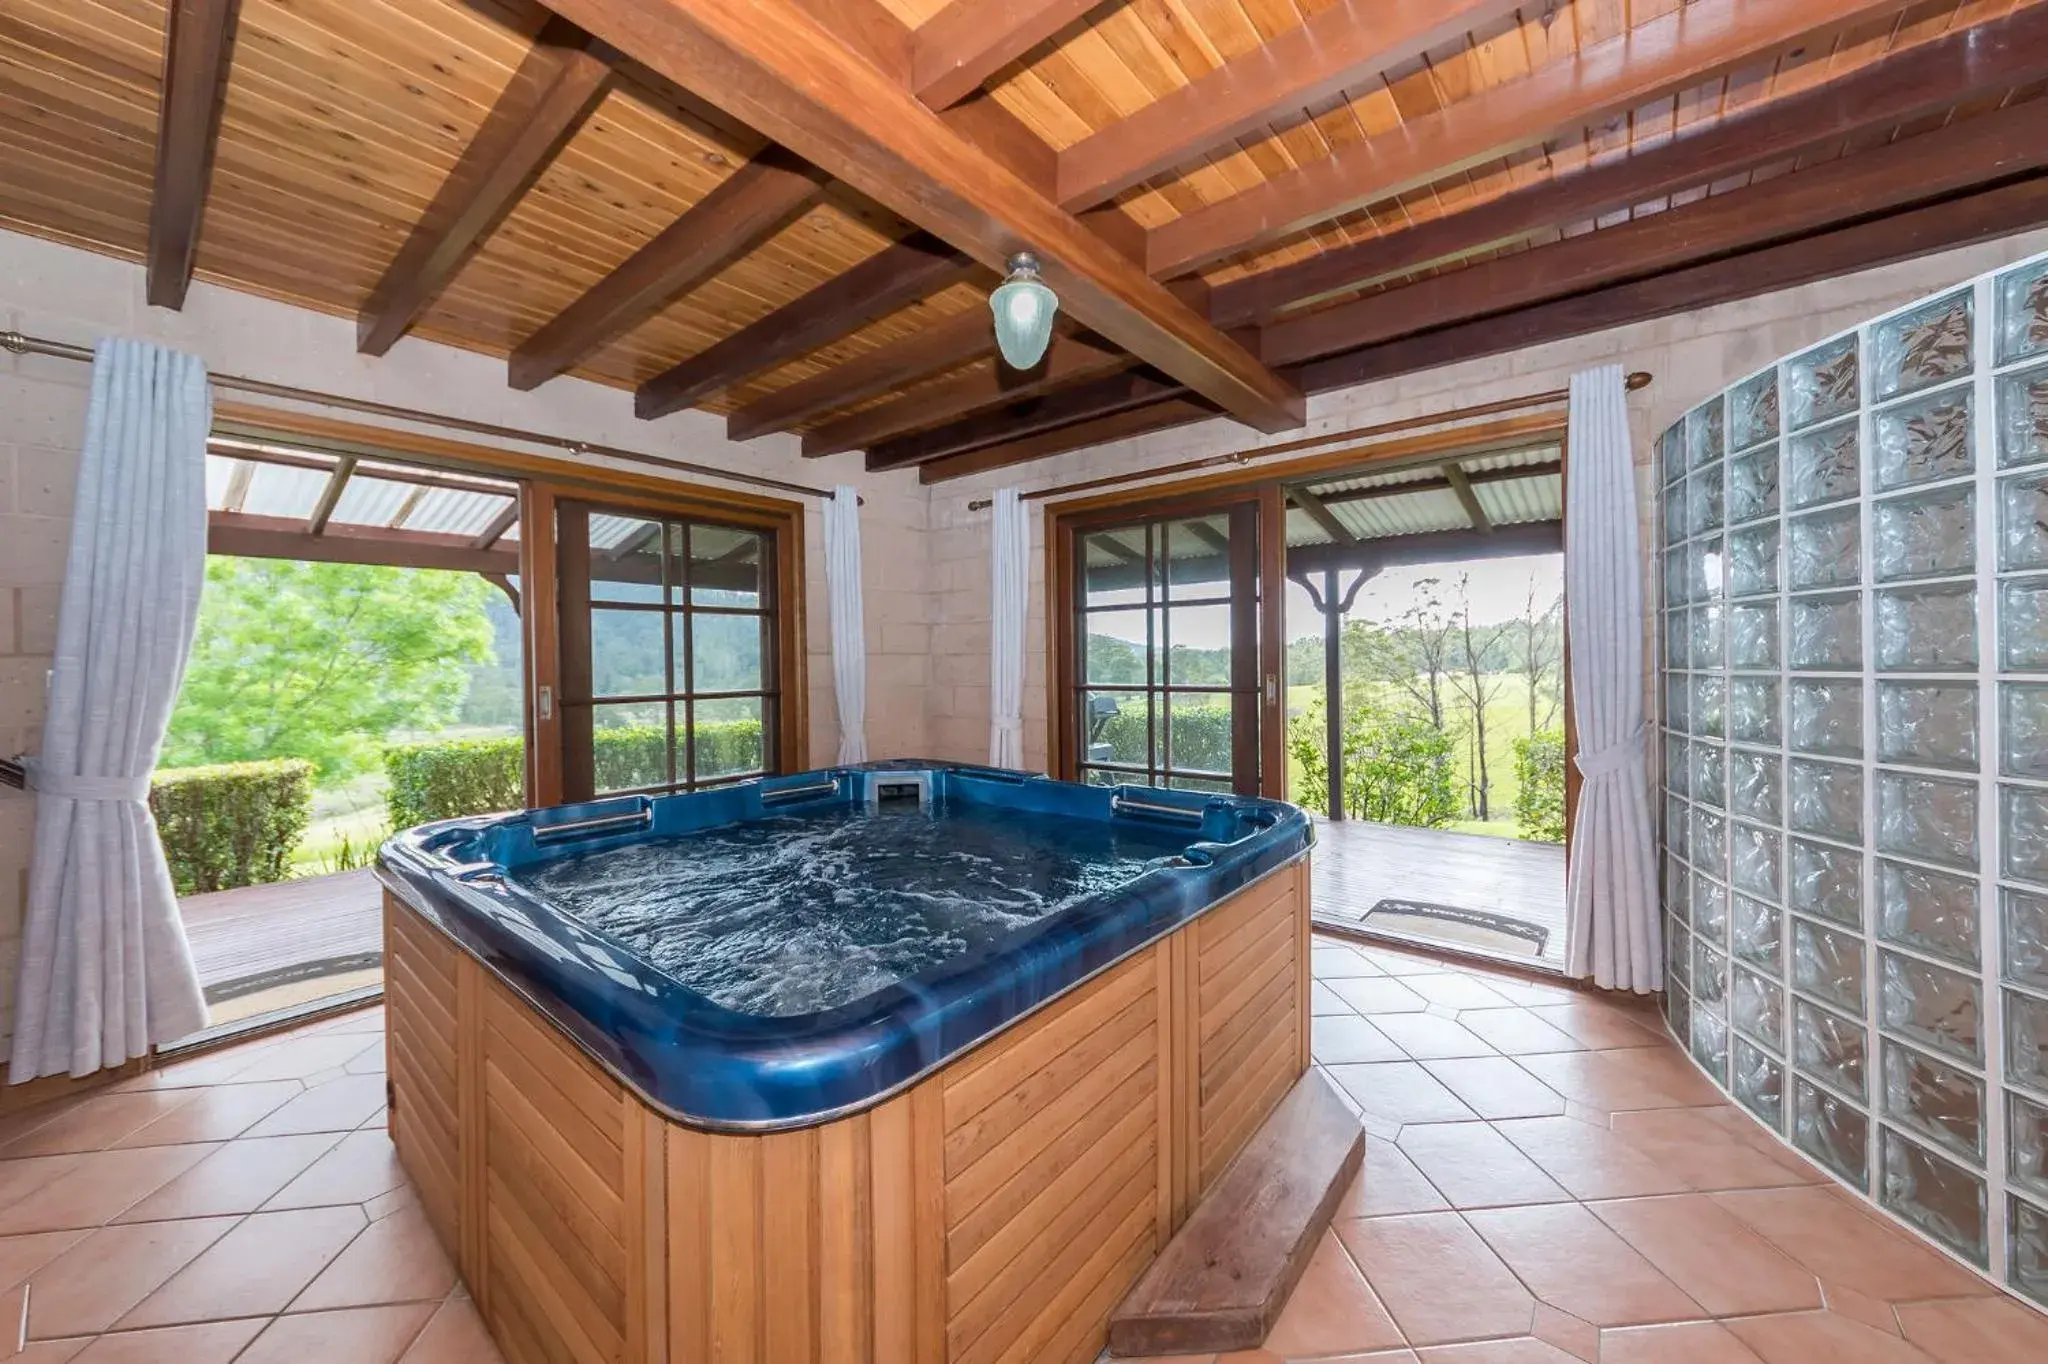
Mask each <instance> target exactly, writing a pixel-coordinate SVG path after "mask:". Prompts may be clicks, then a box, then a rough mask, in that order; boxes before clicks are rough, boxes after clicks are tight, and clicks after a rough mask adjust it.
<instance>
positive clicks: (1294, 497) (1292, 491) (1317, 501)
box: [1287, 488, 1358, 545]
mask: <svg viewBox="0 0 2048 1364" xmlns="http://www.w3.org/2000/svg"><path fill="white" fill-rule="evenodd" d="M1287 500H1288V501H1290V502H1292V503H1293V504H1294V505H1295V506H1297V507H1299V508H1301V509H1302V510H1303V511H1305V512H1307V513H1308V519H1309V520H1311V521H1313V522H1315V523H1316V524H1317V525H1319V526H1321V527H1322V528H1323V534H1325V535H1327V536H1329V537H1330V538H1331V539H1332V540H1335V541H1336V542H1337V543H1338V544H1340V545H1355V544H1357V543H1358V537H1357V536H1356V535H1353V534H1352V533H1351V528H1350V527H1349V526H1347V525H1345V524H1344V523H1343V522H1342V521H1339V520H1338V519H1337V514H1336V513H1335V512H1333V511H1331V510H1330V509H1329V508H1328V507H1326V506H1324V505H1323V499H1321V498H1320V497H1317V496H1316V495H1315V494H1314V493H1312V492H1310V491H1309V490H1308V489H1306V488H1289V489H1288V490H1287Z"/></svg>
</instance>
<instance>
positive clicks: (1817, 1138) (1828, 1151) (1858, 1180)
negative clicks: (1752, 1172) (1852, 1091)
mask: <svg viewBox="0 0 2048 1364" xmlns="http://www.w3.org/2000/svg"><path fill="white" fill-rule="evenodd" d="M1792 1144H1793V1145H1795V1146H1797V1147H1798V1148H1799V1149H1800V1150H1802V1151H1804V1152H1806V1154H1808V1155H1810V1156H1812V1157H1813V1158H1814V1159H1815V1160H1818V1161H1819V1162H1820V1163H1821V1164H1823V1165H1825V1166H1827V1167H1828V1168H1829V1169H1831V1170H1833V1171H1834V1172H1835V1173H1836V1174H1838V1175H1840V1176H1841V1177H1842V1178H1844V1179H1846V1180H1848V1181H1849V1182H1850V1183H1851V1184H1853V1185H1855V1186H1856V1187H1857V1188H1859V1189H1861V1188H1865V1187H1867V1186H1868V1184H1869V1178H1870V1176H1869V1170H1868V1164H1867V1162H1868V1154H1867V1153H1868V1150H1869V1146H1870V1120H1869V1119H1868V1118H1866V1117H1864V1116H1863V1115H1862V1114H1861V1113H1859V1112H1857V1111H1856V1110H1855V1109H1854V1108H1853V1107H1851V1106H1850V1105H1849V1104H1848V1103H1847V1102H1845V1101H1844V1100H1842V1099H1838V1098H1836V1097H1835V1096H1834V1095H1832V1094H1830V1093H1828V1092H1827V1091H1825V1090H1823V1089H1820V1088H1818V1087H1817V1086H1815V1085H1812V1084H1810V1083H1808V1082H1807V1081H1805V1080H1802V1079H1799V1078H1798V1077H1796V1076H1795V1077H1794V1078H1793V1081H1792Z"/></svg>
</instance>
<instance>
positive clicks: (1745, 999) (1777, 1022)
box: [1728, 967, 1785, 1051]
mask: <svg viewBox="0 0 2048 1364" xmlns="http://www.w3.org/2000/svg"><path fill="white" fill-rule="evenodd" d="M1728 1021H1729V1022H1730V1023H1733V1024H1734V1025H1735V1028H1736V1030H1737V1031H1738V1032H1741V1033H1744V1034H1746V1035H1747V1036H1749V1037H1751V1038H1753V1039H1755V1040H1756V1041H1758V1042H1761V1043H1763V1044H1764V1045H1765V1046H1767V1047H1769V1048H1770V1049H1771V1050H1772V1051H1783V1050H1784V1049H1785V992H1784V990H1783V989H1782V988H1780V987H1779V985H1778V983H1777V982H1776V981H1771V980H1766V979H1764V978H1763V977H1762V976H1759V975H1754V974H1752V973H1751V972H1748V971H1745V970H1743V969H1742V968H1741V967H1737V968H1735V971H1734V974H1733V977H1732V978H1731V979H1730V981H1729V985H1728Z"/></svg>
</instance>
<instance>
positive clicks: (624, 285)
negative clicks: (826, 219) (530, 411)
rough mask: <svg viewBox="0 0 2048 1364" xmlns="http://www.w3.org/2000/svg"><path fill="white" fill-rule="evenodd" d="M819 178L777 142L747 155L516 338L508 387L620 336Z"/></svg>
mask: <svg viewBox="0 0 2048 1364" xmlns="http://www.w3.org/2000/svg"><path fill="white" fill-rule="evenodd" d="M823 182H824V177H823V176H821V175H820V174H819V173H818V172H817V171H815V170H813V169H812V168H811V167H809V166H806V165H805V164H804V163H803V162H801V161H799V160H797V159H796V158H795V157H793V156H791V155H789V153H787V152H785V151H783V150H782V149H781V148H779V147H770V148H769V149H768V150H766V151H764V152H762V153H761V154H760V155H759V156H756V157H754V158H753V159H752V160H750V161H748V162H747V163H746V164H745V165H743V166H741V167H740V168H739V169H738V170H736V171H734V172H733V173H732V174H731V175H729V176H727V177H726V178H725V180H724V181H722V182H721V183H720V184H719V185H718V187H717V188H716V189H714V190H712V191H711V193H709V194H707V195H705V196H704V197H703V198H702V199H700V200H699V201H698V202H697V203H696V204H694V205H693V206H692V207H691V208H690V210H689V211H688V212H686V213H684V214H683V215H682V216H681V217H680V218H677V219H676V220H675V221H674V222H673V223H670V224H669V225H668V226H667V227H666V228H664V229H663V230H662V231H661V232H660V233H658V234H656V236H655V237H654V239H653V240H652V241H649V242H648V243H647V244H646V245H645V246H643V247H641V248H640V249H639V250H638V251H635V252H634V253H633V254H632V255H631V256H629V257H627V258H626V260H625V262H624V263H623V264H621V265H620V266H619V267H618V268H617V269H615V270H613V271H612V272H611V273H610V274H608V275H606V276H605V277H604V278H603V279H601V280H599V281H598V282H597V283H596V284H594V285H592V286H591V288H590V290H589V292H587V293H585V294H584V295H583V296H582V297H581V298H579V299H577V300H576V301H575V302H574V303H572V304H570V305H569V306H568V307H567V308H565V309H563V310H562V311H561V313H559V314H558V315H556V316H555V318H554V319H553V320H551V321H550V322H548V323H547V324H546V325H545V326H543V327H542V328H541V329H540V330H539V331H537V332H535V333H534V334H533V335H532V336H530V337H528V338H527V339H526V340H525V341H523V342H521V343H520V344H519V347H518V349H516V350H514V351H513V352H512V362H511V380H512V387H514V388H517V389H530V388H534V387H537V386H539V385H540V384H543V383H545V382H547V381H548V380H549V379H552V378H554V377H555V376H556V375H557V374H561V373H563V372H565V371H567V370H569V369H571V368H573V367H574V366H575V365H576V364H578V363H579V362H580V361H582V360H584V359H585V358H587V357H588V356H590V355H592V354H594V353H595V352H596V351H598V350H599V349H600V348H602V347H603V346H605V345H606V344H607V343H609V342H611V341H614V340H616V339H617V338H619V337H621V336H624V335H625V334H626V333H627V332H629V331H631V330H633V328H635V327H637V326H639V325H640V324H641V323H642V322H645V321H646V320H647V319H648V318H650V317H652V316H654V315H655V314H656V313H658V312H660V311H661V310H662V309H663V308H665V307H667V306H668V304H669V303H671V302H672V301H674V300H675V299H677V298H679V297H681V296H682V295H683V294H685V293H688V292H689V291H690V290H691V289H694V288H695V287H697V285H699V284H701V283H703V282H704V281H705V280H707V279H709V278H710V277H711V276H713V275H715V274H717V273H718V272H719V271H720V270H722V269H724V268H725V266H726V265H727V264H729V263H730V262H732V261H734V260H737V259H738V258H739V257H741V256H744V255H746V254H747V253H748V252H749V251H752V250H753V249H754V248H755V247H756V246H759V245H760V244H761V243H762V242H763V241H766V240H767V239H768V238H769V237H771V236H773V235H774V234H775V233H776V232H778V231H780V230H781V229H782V228H784V227H786V226H787V225H788V224H789V222H790V220H791V219H793V218H795V217H796V216H797V215H798V214H800V213H802V212H804V211H805V210H806V209H808V208H809V207H810V206H811V205H812V204H814V203H816V202H817V200H818V196H819V194H820V193H821V192H822V191H823V188H824V183H823Z"/></svg>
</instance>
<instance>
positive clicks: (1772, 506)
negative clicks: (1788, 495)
mask: <svg viewBox="0 0 2048 1364" xmlns="http://www.w3.org/2000/svg"><path fill="white" fill-rule="evenodd" d="M1725 511H1726V512H1727V516H1728V524H1729V525H1731V526H1739V525H1741V524H1742V523H1743V522H1745V521H1754V520H1756V519H1757V518H1758V517H1761V516H1776V515H1777V514H1778V447H1777V445H1776V444H1775V443H1773V444H1771V445H1766V446H1763V447H1762V448H1760V449H1756V450H1752V451H1750V452H1749V453H1748V454H1746V455H1737V456H1736V457H1735V458H1734V459H1731V460H1729V461H1728V497H1727V502H1726V506H1725Z"/></svg>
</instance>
